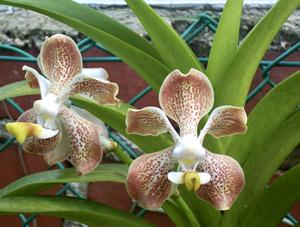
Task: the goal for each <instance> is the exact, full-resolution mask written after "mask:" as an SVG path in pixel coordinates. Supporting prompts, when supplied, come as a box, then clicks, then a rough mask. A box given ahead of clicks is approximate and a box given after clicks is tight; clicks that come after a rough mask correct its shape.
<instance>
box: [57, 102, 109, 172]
mask: <svg viewBox="0 0 300 227" xmlns="http://www.w3.org/2000/svg"><path fill="white" fill-rule="evenodd" d="M58 117H59V119H60V120H61V123H62V126H63V127H64V128H65V129H66V131H67V134H68V135H69V139H70V145H71V150H72V155H71V159H72V162H73V163H74V165H75V168H76V171H77V172H78V173H79V174H81V175H85V174H87V173H89V172H91V171H93V170H94V169H95V168H96V167H97V166H98V164H99V163H100V162H101V160H102V156H103V151H102V148H101V145H100V139H99V134H98V129H97V127H96V126H95V125H94V124H92V123H91V122H89V121H88V120H86V119H84V118H82V117H81V116H79V115H77V114H76V113H75V112H73V111H71V110H70V109H68V108H62V109H61V111H60V112H59V114H58Z"/></svg>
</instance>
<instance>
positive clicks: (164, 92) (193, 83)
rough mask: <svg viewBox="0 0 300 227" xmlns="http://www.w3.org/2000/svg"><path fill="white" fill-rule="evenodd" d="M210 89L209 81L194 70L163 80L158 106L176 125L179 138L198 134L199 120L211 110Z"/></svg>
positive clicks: (212, 96)
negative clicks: (178, 130)
mask: <svg viewBox="0 0 300 227" xmlns="http://www.w3.org/2000/svg"><path fill="white" fill-rule="evenodd" d="M213 102H214V93H213V88H212V85H211V83H210V81H209V80H208V78H207V77H206V76H205V75H204V74H203V73H201V72H200V71H198V70H196V69H191V70H190V71H189V72H188V73H187V74H182V73H181V72H180V71H179V70H175V71H173V72H171V73H170V74H169V75H168V76H167V77H166V79H165V80H164V82H163V84H162V86H161V89H160V92H159V103H160V105H161V107H162V109H163V111H164V112H165V113H166V114H167V116H169V117H170V118H172V119H173V120H174V121H176V122H177V124H178V125H179V128H180V135H187V134H191V135H195V136H196V134H197V126H198V123H199V121H200V119H201V118H202V117H203V116H205V115H206V114H207V113H208V112H209V111H210V110H211V108H212V106H213Z"/></svg>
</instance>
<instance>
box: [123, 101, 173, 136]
mask: <svg viewBox="0 0 300 227" xmlns="http://www.w3.org/2000/svg"><path fill="white" fill-rule="evenodd" d="M126 126H127V128H126V130H127V133H134V134H139V135H152V136H157V135H159V134H161V133H164V132H168V131H169V132H170V133H171V135H172V136H173V137H175V138H174V139H176V137H178V135H177V133H176V132H175V130H174V129H173V127H172V125H171V123H170V121H169V120H168V118H167V116H166V115H165V113H164V112H163V111H162V110H161V109H159V108H157V107H153V106H151V107H145V108H143V109H140V110H135V109H129V110H128V112H127V116H126ZM173 134H174V135H173Z"/></svg>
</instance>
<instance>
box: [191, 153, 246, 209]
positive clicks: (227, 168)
mask: <svg viewBox="0 0 300 227" xmlns="http://www.w3.org/2000/svg"><path fill="white" fill-rule="evenodd" d="M197 170H199V171H204V172H207V173H209V174H210V176H211V180H210V181H209V182H208V183H207V184H205V185H203V186H201V187H200V188H199V190H198V191H197V193H198V195H199V196H200V197H202V198H203V199H205V200H207V201H208V202H210V203H211V204H212V206H214V207H215V208H216V209H218V210H228V209H230V207H231V206H232V204H233V203H234V201H235V200H236V198H237V197H238V195H239V193H240V192H241V190H242V189H243V187H244V184H245V179H244V172H243V170H242V168H241V167H240V165H239V163H238V162H237V161H236V160H234V159H233V158H231V157H229V156H227V155H220V154H214V153H211V152H209V151H207V156H206V158H205V160H204V161H203V162H202V163H201V164H200V165H199V167H198V169H197Z"/></svg>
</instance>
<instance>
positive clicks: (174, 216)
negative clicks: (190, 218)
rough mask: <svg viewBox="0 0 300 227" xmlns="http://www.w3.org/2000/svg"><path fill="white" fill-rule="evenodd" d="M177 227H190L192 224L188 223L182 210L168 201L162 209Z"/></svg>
mask: <svg viewBox="0 0 300 227" xmlns="http://www.w3.org/2000/svg"><path fill="white" fill-rule="evenodd" d="M161 208H162V209H163V210H164V212H165V213H166V214H167V215H168V217H169V218H170V219H171V220H172V222H173V223H174V224H175V225H176V227H190V224H189V223H188V222H187V221H186V217H185V216H184V215H183V213H182V212H181V210H179V209H178V207H177V206H176V205H175V204H173V203H172V202H170V201H168V200H167V201H166V202H165V203H164V204H163V206H162V207H161Z"/></svg>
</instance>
